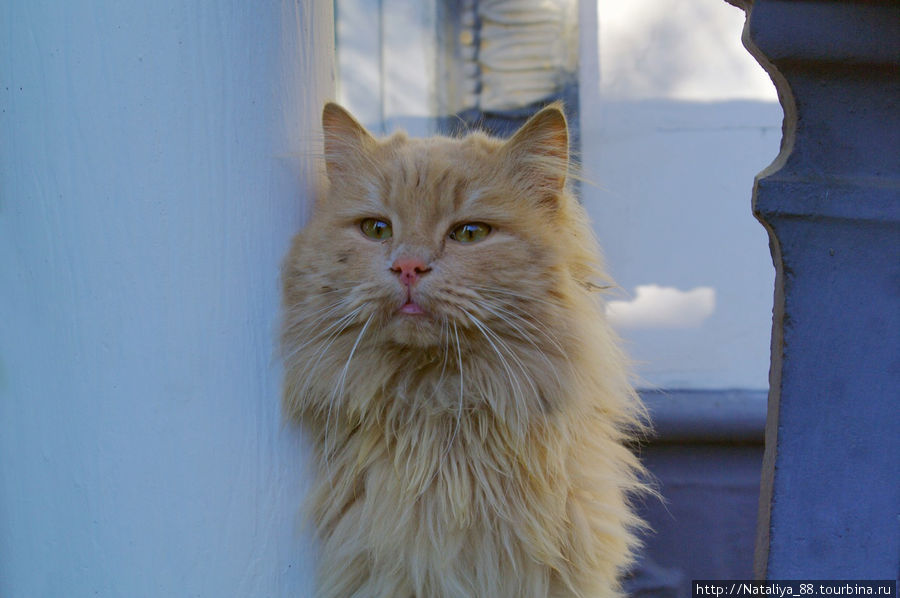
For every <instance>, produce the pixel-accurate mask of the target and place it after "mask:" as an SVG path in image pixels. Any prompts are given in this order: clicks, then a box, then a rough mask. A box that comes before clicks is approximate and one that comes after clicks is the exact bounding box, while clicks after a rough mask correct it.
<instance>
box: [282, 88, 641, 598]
mask: <svg viewBox="0 0 900 598" xmlns="http://www.w3.org/2000/svg"><path fill="white" fill-rule="evenodd" d="M323 127H324V132H325V159H326V164H327V170H328V179H329V186H328V189H327V191H326V192H324V193H323V194H322V195H321V197H319V198H318V199H317V202H316V205H315V209H314V213H313V215H312V218H311V219H310V221H309V223H308V225H307V226H306V227H305V228H304V230H303V231H301V232H300V234H298V235H297V237H296V238H295V240H294V242H293V246H292V248H291V250H290V252H289V254H288V256H287V258H286V260H285V264H284V271H283V285H284V322H283V333H282V350H283V357H284V362H285V383H284V405H285V409H286V411H287V413H288V414H289V415H290V416H291V417H293V418H295V419H296V420H298V421H299V422H301V423H302V424H303V426H304V427H305V428H306V430H308V433H309V434H310V435H311V437H312V439H313V442H314V445H315V449H316V452H315V457H316V464H317V478H316V481H315V485H314V488H313V490H312V492H311V494H310V496H309V497H308V498H307V503H306V504H307V508H308V511H309V514H310V516H311V518H312V521H313V522H314V523H315V526H316V529H317V531H318V535H319V538H320V541H321V556H320V562H319V567H318V569H319V572H318V583H317V587H318V595H319V596H320V597H321V598H348V597H357V598H363V597H365V598H377V597H382V598H411V597H413V596H415V597H418V598H428V597H447V598H449V597H465V598H470V597H494V598H502V597H510V598H512V597H515V598H524V597H535V598H537V597H562V596H567V597H580V598H588V597H591V598H594V597H607V596H616V595H618V594H619V591H620V590H619V582H618V578H619V576H620V574H621V573H622V571H623V568H625V567H626V566H627V565H628V564H629V563H630V562H631V559H632V553H633V551H634V549H635V547H636V544H637V540H636V533H635V532H636V530H637V529H639V527H640V525H641V523H640V521H639V520H638V519H637V518H636V517H635V515H634V514H633V512H632V509H631V508H630V505H629V496H631V495H632V494H633V493H634V492H636V491H640V489H641V488H642V486H641V482H640V477H641V475H642V469H641V466H640V464H639V463H638V461H637V459H636V458H635V457H634V455H633V454H632V453H631V452H630V451H629V450H628V449H627V448H626V445H627V442H628V441H629V440H630V439H631V438H632V437H633V435H634V434H635V433H636V432H638V431H639V430H640V429H641V426H642V423H641V422H642V418H643V415H642V410H641V406H640V404H639V402H638V399H637V397H636V395H635V393H634V391H633V390H632V388H631V386H630V384H629V379H628V374H627V372H626V367H625V363H624V358H623V356H622V354H621V353H620V351H619V349H618V348H617V343H616V338H615V336H614V335H613V333H612V332H611V330H610V329H609V327H608V325H607V323H606V321H605V318H604V313H603V309H602V304H601V302H600V300H599V299H598V297H597V293H596V292H595V289H596V288H597V287H598V286H605V285H606V284H607V283H608V281H607V280H606V277H605V275H604V274H603V270H602V266H601V262H600V258H599V252H598V250H597V247H596V243H595V241H594V237H593V234H592V232H591V230H590V227H589V225H588V223H587V218H586V216H585V214H584V213H583V211H582V209H581V207H580V206H579V205H578V203H577V202H576V201H575V200H574V198H573V197H572V196H571V194H570V192H569V191H568V189H567V188H566V185H565V181H566V173H567V168H568V164H567V161H568V151H567V144H568V135H567V129H566V123H565V119H564V117H563V115H562V112H561V110H560V107H559V106H550V107H549V108H546V109H544V110H543V111H541V112H539V113H538V114H537V115H536V116H535V117H533V118H532V119H531V120H530V121H529V123H528V124H526V125H525V126H524V127H523V128H522V129H521V130H520V131H519V132H518V133H517V134H516V135H515V136H514V137H513V138H512V139H511V140H510V141H507V142H503V141H500V140H496V139H491V138H489V137H487V136H485V135H482V134H478V133H474V134H470V135H469V136H467V137H464V138H461V139H448V138H443V137H435V138H430V139H408V138H407V137H406V136H405V135H403V134H402V133H400V134H395V135H394V136H392V137H390V138H387V139H381V140H376V139H374V138H373V137H371V136H370V135H369V134H368V133H367V132H366V131H365V130H364V129H363V128H362V127H361V126H359V125H358V123H356V121H354V120H353V119H352V117H350V115H349V114H347V113H346V112H345V111H343V109H341V108H340V107H338V106H336V105H334V104H329V105H327V106H326V108H325V111H324V115H323ZM370 217H377V218H382V219H385V220H388V221H390V222H391V223H392V226H393V231H394V234H393V237H392V238H390V239H388V240H386V241H381V242H379V241H373V240H372V239H370V238H366V237H365V236H364V235H363V234H362V233H361V232H360V229H359V222H360V220H362V219H363V218H370ZM473 221H474V222H485V223H488V224H490V225H491V227H492V229H493V230H492V231H491V233H490V235H488V237H486V238H485V239H484V240H482V241H480V242H478V243H473V244H471V245H463V244H460V243H456V242H455V241H453V240H452V239H449V238H448V231H449V230H451V229H452V227H453V226H454V225H457V224H459V223H464V222H473ZM403 255H414V256H417V257H420V258H422V259H423V260H425V261H426V262H427V263H428V264H429V266H430V268H431V270H430V271H429V272H427V273H426V274H423V275H422V276H421V280H420V281H419V283H418V284H417V286H416V287H415V290H414V292H416V293H417V299H416V301H417V302H418V303H419V304H420V305H421V306H422V307H423V308H425V310H426V311H427V313H428V314H429V316H428V317H421V316H399V315H398V312H397V310H398V307H399V306H400V305H402V304H403V302H404V301H405V294H406V288H405V287H404V286H403V285H402V284H401V283H400V282H399V281H398V279H397V276H396V275H395V274H394V273H393V272H391V271H390V266H391V264H392V262H393V260H394V259H396V258H397V257H398V256H403Z"/></svg>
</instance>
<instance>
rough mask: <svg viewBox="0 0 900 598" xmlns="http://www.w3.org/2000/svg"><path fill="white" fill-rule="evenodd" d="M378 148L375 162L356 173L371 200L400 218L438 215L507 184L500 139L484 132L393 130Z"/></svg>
mask: <svg viewBox="0 0 900 598" xmlns="http://www.w3.org/2000/svg"><path fill="white" fill-rule="evenodd" d="M379 146H380V147H379V148H378V150H376V152H374V155H373V161H374V162H375V163H376V164H373V166H376V168H374V169H372V170H368V169H364V170H361V171H360V172H359V174H358V176H359V181H358V182H359V183H360V184H362V185H363V186H364V187H365V190H366V193H367V194H368V195H369V197H368V198H367V199H369V200H370V201H372V202H373V203H381V204H382V205H383V206H384V208H386V209H387V210H389V211H390V212H392V213H393V214H394V215H395V216H396V217H399V218H400V219H401V220H410V221H413V220H415V221H420V220H422V219H426V220H434V219H438V218H440V217H441V216H444V215H448V214H454V213H458V212H460V211H461V210H462V209H463V208H465V207H466V206H467V205H468V204H472V203H474V202H477V201H478V200H479V199H482V200H483V199H485V198H488V197H490V196H491V195H498V194H496V193H493V194H492V193H491V191H492V189H494V188H495V187H497V186H498V185H502V184H503V182H504V181H503V179H504V177H505V173H504V172H503V170H502V168H500V166H501V165H500V164H498V156H497V153H498V150H499V148H500V146H501V143H500V142H498V141H497V140H493V139H490V138H488V137H486V136H485V135H483V134H480V133H477V134H471V135H469V136H467V137H464V138H461V139H451V138H447V137H434V138H429V139H409V138H407V137H406V136H405V135H404V134H400V135H395V136H393V137H391V138H389V139H387V140H386V141H384V142H382V143H380V144H379Z"/></svg>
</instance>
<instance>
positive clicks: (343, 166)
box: [322, 102, 377, 177]
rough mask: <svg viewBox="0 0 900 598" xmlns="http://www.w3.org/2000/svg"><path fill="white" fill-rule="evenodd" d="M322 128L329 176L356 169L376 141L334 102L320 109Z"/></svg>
mask: <svg viewBox="0 0 900 598" xmlns="http://www.w3.org/2000/svg"><path fill="white" fill-rule="evenodd" d="M322 132H323V133H324V136H325V166H326V168H327V169H328V176H329V177H331V176H333V175H338V174H345V173H348V172H353V171H354V170H356V168H357V167H358V165H359V163H360V161H361V160H364V159H365V156H366V154H367V153H369V152H370V151H372V149H373V148H374V147H375V145H376V143H377V142H376V141H375V138H374V137H372V135H370V134H369V132H368V131H366V129H365V127H363V126H362V125H361V124H359V123H358V122H357V121H356V119H355V118H353V116H352V115H351V114H350V113H349V112H347V111H346V110H344V109H343V108H342V107H340V106H339V105H337V104H335V103H334V102H328V103H327V104H325V108H324V109H323V110H322Z"/></svg>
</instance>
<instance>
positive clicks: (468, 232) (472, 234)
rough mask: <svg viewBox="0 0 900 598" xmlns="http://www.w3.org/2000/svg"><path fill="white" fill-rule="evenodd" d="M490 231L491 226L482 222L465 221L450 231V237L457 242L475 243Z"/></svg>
mask: <svg viewBox="0 0 900 598" xmlns="http://www.w3.org/2000/svg"><path fill="white" fill-rule="evenodd" d="M490 232H491V226H490V225H489V224H485V223H484V222H467V223H465V224H460V225H459V226H457V227H456V228H454V229H453V230H452V231H450V238H451V239H453V240H454V241H457V242H459V243H477V242H478V241H481V240H482V239H484V238H485V237H486V236H488V235H489V234H490Z"/></svg>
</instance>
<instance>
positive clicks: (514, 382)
mask: <svg viewBox="0 0 900 598" xmlns="http://www.w3.org/2000/svg"><path fill="white" fill-rule="evenodd" d="M463 311H464V312H465V314H466V316H468V318H469V321H470V322H472V324H473V325H474V326H475V328H477V329H478V330H479V331H480V332H481V335H482V336H483V337H484V338H485V340H487V342H488V344H490V346H491V348H492V349H493V350H494V353H496V355H497V357H498V358H499V359H500V363H501V365H502V366H503V369H504V370H505V371H506V377H507V379H508V380H509V383H510V387H511V388H512V390H513V400H514V401H515V402H516V405H517V406H518V407H519V408H520V409H522V410H523V412H524V409H525V397H524V395H523V389H522V386H521V383H520V382H519V380H518V379H517V378H516V376H515V375H513V371H512V368H511V367H510V365H509V362H508V361H506V358H505V357H503V353H502V352H501V351H500V349H499V348H498V347H497V345H496V344H495V343H494V341H493V340H492V339H491V335H490V333H489V331H488V330H487V328H486V327H485V326H484V324H482V323H481V322H480V321H479V320H478V318H476V317H475V316H473V315H472V314H470V313H469V312H467V311H465V310H463ZM507 350H508V348H507ZM517 391H518V392H517Z"/></svg>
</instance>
